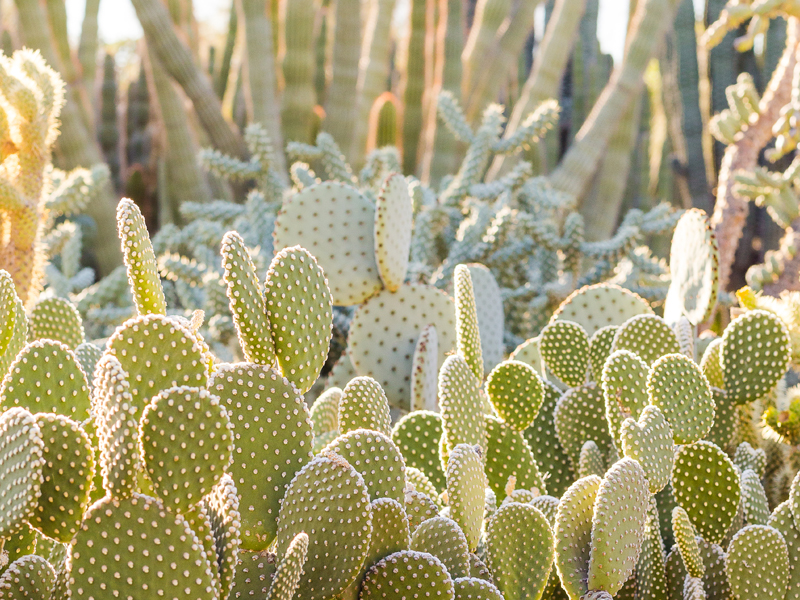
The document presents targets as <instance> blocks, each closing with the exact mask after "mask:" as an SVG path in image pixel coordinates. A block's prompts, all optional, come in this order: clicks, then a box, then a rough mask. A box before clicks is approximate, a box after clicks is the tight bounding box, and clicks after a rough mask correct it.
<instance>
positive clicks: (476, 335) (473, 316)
mask: <svg viewBox="0 0 800 600" xmlns="http://www.w3.org/2000/svg"><path fill="white" fill-rule="evenodd" d="M453 287H454V288H455V301H456V343H457V348H458V353H459V354H460V355H461V356H463V357H464V360H466V361H467V364H468V365H469V368H470V369H471V370H472V373H473V374H474V375H475V377H477V379H478V381H481V380H483V354H482V353H481V335H480V329H479V328H478V313H477V309H476V308H475V293H474V291H473V289H472V276H471V275H470V272H469V269H468V268H467V267H466V266H464V265H458V266H457V267H456V270H455V273H454V277H453Z"/></svg>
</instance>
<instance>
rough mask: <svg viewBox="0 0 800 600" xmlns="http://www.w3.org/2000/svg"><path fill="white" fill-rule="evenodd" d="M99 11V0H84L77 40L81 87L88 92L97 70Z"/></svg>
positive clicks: (92, 85) (91, 87) (90, 89)
mask: <svg viewBox="0 0 800 600" xmlns="http://www.w3.org/2000/svg"><path fill="white" fill-rule="evenodd" d="M99 12H100V0H86V9H85V10H84V13H83V25H82V26H81V38H80V41H79V42H78V60H79V61H80V63H81V70H82V71H83V87H84V88H85V89H86V90H87V91H88V92H91V91H92V89H93V87H94V76H95V72H96V70H97V14H98V13H99ZM90 96H91V94H90Z"/></svg>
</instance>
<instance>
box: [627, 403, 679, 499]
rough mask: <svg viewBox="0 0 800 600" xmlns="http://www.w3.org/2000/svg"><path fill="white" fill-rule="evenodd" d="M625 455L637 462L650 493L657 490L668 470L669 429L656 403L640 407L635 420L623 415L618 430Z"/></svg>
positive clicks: (660, 486)
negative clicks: (639, 414)
mask: <svg viewBox="0 0 800 600" xmlns="http://www.w3.org/2000/svg"><path fill="white" fill-rule="evenodd" d="M620 438H621V439H622V450H623V452H624V454H625V456H627V457H629V458H633V459H635V460H637V461H638V462H639V464H640V465H641V466H642V468H643V469H644V473H645V475H646V477H647V485H648V488H649V489H650V493H651V494H656V493H658V492H659V491H661V490H662V489H663V488H664V486H665V485H667V483H669V478H670V475H671V474H672V458H673V450H672V431H671V430H670V428H669V423H667V421H666V419H664V415H663V414H662V413H661V411H660V410H659V409H658V407H656V406H648V407H647V408H645V409H644V411H642V416H641V417H639V420H638V421H634V420H633V419H626V420H625V422H624V423H623V424H622V431H621V432H620Z"/></svg>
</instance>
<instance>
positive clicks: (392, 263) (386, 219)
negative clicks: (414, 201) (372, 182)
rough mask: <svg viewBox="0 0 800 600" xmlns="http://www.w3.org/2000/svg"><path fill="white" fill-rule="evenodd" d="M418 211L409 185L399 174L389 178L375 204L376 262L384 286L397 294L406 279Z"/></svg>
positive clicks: (393, 174)
mask: <svg viewBox="0 0 800 600" xmlns="http://www.w3.org/2000/svg"><path fill="white" fill-rule="evenodd" d="M413 226H414V211H413V207H412V205H411V196H409V194H408V184H407V183H406V179H405V177H403V176H402V175H400V174H399V173H392V174H391V175H389V176H388V177H387V178H386V180H385V181H384V182H383V185H382V186H381V190H380V192H378V199H377V202H376V203H375V259H376V260H377V262H378V273H379V274H380V277H381V280H383V285H385V286H386V289H387V290H389V291H391V292H396V291H397V289H398V288H399V287H400V286H401V285H402V283H403V280H404V279H405V278H406V271H407V270H408V253H409V251H410V249H411V230H412V228H413Z"/></svg>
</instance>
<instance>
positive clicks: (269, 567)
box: [228, 550, 278, 600]
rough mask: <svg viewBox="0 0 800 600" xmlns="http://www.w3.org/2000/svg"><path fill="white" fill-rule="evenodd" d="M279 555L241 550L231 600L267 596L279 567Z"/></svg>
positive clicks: (253, 599)
mask: <svg viewBox="0 0 800 600" xmlns="http://www.w3.org/2000/svg"><path fill="white" fill-rule="evenodd" d="M277 563H278V560H277V557H276V556H275V555H274V554H272V553H270V552H267V551H266V550H265V551H263V552H248V551H246V550H245V551H241V552H239V560H238V562H237V563H236V573H235V575H234V578H233V585H232V586H231V591H230V595H229V596H228V598H229V599H230V600H255V599H257V598H262V599H263V598H266V596H267V593H268V592H269V586H270V585H271V584H272V578H273V577H274V575H275V571H276V570H277V568H278V564H277Z"/></svg>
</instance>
